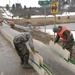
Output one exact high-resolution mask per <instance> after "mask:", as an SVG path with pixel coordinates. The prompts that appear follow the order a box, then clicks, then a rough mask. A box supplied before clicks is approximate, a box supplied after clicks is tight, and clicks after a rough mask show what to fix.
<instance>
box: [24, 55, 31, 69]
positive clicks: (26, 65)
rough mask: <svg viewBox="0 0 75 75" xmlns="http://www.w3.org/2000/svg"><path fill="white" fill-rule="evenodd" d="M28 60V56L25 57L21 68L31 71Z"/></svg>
mask: <svg viewBox="0 0 75 75" xmlns="http://www.w3.org/2000/svg"><path fill="white" fill-rule="evenodd" d="M28 60H29V56H25V57H24V65H23V68H27V69H31V68H32V66H31V65H30V64H29V63H28Z"/></svg>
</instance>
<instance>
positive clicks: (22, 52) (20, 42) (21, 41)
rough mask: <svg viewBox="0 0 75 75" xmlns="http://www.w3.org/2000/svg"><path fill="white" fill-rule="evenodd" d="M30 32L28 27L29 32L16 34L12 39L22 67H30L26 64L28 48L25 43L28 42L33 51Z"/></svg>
mask: <svg viewBox="0 0 75 75" xmlns="http://www.w3.org/2000/svg"><path fill="white" fill-rule="evenodd" d="M31 33H32V30H30V28H29V33H23V34H20V35H18V36H15V38H14V40H13V43H14V46H15V49H16V51H17V53H18V55H19V56H20V59H21V65H24V66H23V68H30V65H29V64H28V60H29V50H28V48H27V45H26V43H27V42H28V43H29V46H30V48H31V50H32V51H33V52H34V53H35V49H34V46H33V38H32V34H31Z"/></svg>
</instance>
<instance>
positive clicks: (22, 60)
mask: <svg viewBox="0 0 75 75" xmlns="http://www.w3.org/2000/svg"><path fill="white" fill-rule="evenodd" d="M20 64H21V65H23V64H24V59H23V58H22V57H21V63H20Z"/></svg>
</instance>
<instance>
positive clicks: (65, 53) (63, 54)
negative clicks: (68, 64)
mask: <svg viewBox="0 0 75 75" xmlns="http://www.w3.org/2000/svg"><path fill="white" fill-rule="evenodd" d="M49 46H50V47H51V48H52V50H54V51H55V52H56V53H58V54H59V55H60V56H61V57H63V58H65V59H67V60H68V58H69V56H70V52H69V51H68V50H66V49H63V48H62V47H61V46H60V45H58V44H57V43H56V44H54V42H53V41H50V42H49Z"/></svg>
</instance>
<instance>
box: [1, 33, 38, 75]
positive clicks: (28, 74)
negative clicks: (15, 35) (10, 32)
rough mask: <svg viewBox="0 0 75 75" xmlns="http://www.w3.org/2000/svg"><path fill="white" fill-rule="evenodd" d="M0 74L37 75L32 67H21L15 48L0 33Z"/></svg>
mask: <svg viewBox="0 0 75 75" xmlns="http://www.w3.org/2000/svg"><path fill="white" fill-rule="evenodd" d="M0 75H38V74H37V73H36V71H35V70H34V69H23V68H22V66H21V65H20V59H19V56H18V55H17V53H16V51H15V49H14V48H13V47H12V46H11V44H10V43H9V42H8V41H7V40H6V38H5V37H4V36H3V35H2V34H1V33H0Z"/></svg>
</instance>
